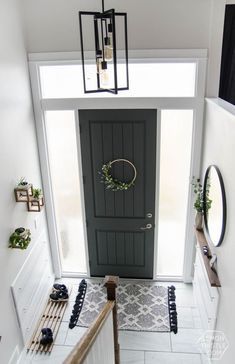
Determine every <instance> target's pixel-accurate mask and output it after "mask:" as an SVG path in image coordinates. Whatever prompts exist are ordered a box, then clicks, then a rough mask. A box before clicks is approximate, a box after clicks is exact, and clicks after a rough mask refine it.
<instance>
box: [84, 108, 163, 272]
mask: <svg viewBox="0 0 235 364" xmlns="http://www.w3.org/2000/svg"><path fill="white" fill-rule="evenodd" d="M79 122H80V124H81V130H82V132H81V150H82V167H83V174H84V176H85V177H86V178H85V184H84V192H85V207H86V219H87V234H88V250H89V261H90V272H91V276H104V275H118V276H120V277H133V278H152V277H153V255H154V221H155V173H156V110H81V111H79ZM118 158H124V159H128V160H130V161H131V162H132V163H133V164H134V165H135V167H136V169H137V179H136V182H135V185H134V187H131V188H129V189H128V190H127V191H117V192H113V191H110V190H107V189H106V188H105V185H104V184H102V183H101V182H100V175H99V173H98V172H99V171H100V170H101V168H102V165H103V164H104V163H107V162H108V161H111V160H114V159H118ZM112 175H113V176H114V177H115V178H117V179H120V180H124V181H129V180H131V178H132V176H133V170H132V168H131V167H129V166H128V165H126V164H125V163H116V164H115V165H114V166H113V168H112ZM147 213H151V214H152V218H151V219H149V218H147V217H146V214H147ZM148 223H151V224H152V225H153V228H152V229H151V230H145V231H143V230H141V229H140V228H141V227H144V226H145V225H146V224H148Z"/></svg>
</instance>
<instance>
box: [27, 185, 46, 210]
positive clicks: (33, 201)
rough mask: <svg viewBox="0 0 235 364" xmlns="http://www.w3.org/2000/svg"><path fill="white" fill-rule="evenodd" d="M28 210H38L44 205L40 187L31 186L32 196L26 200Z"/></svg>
mask: <svg viewBox="0 0 235 364" xmlns="http://www.w3.org/2000/svg"><path fill="white" fill-rule="evenodd" d="M27 206H28V211H33V212H40V211H41V208H42V206H44V198H43V194H42V190H41V189H40V188H33V190H32V196H30V197H29V200H28V201H27Z"/></svg>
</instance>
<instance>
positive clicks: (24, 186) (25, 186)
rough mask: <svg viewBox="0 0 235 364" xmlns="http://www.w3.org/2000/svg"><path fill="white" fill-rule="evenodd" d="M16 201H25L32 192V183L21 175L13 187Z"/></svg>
mask: <svg viewBox="0 0 235 364" xmlns="http://www.w3.org/2000/svg"><path fill="white" fill-rule="evenodd" d="M14 192H15V199H16V202H27V201H28V200H29V197H30V196H32V193H33V185H32V184H31V183H28V182H27V181H26V179H25V177H21V179H20V181H19V183H18V184H17V186H16V187H15V189H14Z"/></svg>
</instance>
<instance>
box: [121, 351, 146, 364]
mask: <svg viewBox="0 0 235 364" xmlns="http://www.w3.org/2000/svg"><path fill="white" fill-rule="evenodd" d="M120 359H121V364H144V351H134V350H121V351H120Z"/></svg>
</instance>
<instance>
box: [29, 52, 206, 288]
mask: <svg viewBox="0 0 235 364" xmlns="http://www.w3.org/2000/svg"><path fill="white" fill-rule="evenodd" d="M87 53H88V56H89V53H90V52H87ZM129 58H130V61H131V62H132V61H133V62H172V63H177V62H180V63H182V62H195V63H196V82H195V96H194V97H149V98H148V97H142V98H141V97H115V96H114V97H112V98H111V97H109V98H108V103H107V98H105V95H102V97H99V98H97V97H94V98H93V97H89V98H88V97H86V98H60V99H42V95H41V85H40V77H39V67H40V66H41V65H68V64H80V63H81V61H80V60H81V54H80V52H65V53H37V54H35V53H34V54H29V70H30V77H31V85H32V94H33V103H34V113H35V122H36V131H37V138H38V149H39V156H40V163H41V173H42V179H43V188H44V194H45V199H46V212H47V221H48V228H49V236H50V243H51V252H52V260H53V265H54V271H55V275H56V277H58V278H60V277H61V276H62V270H61V262H60V255H59V247H58V232H57V229H56V220H55V210H54V201H53V191H52V185H51V176H50V167H49V158H48V153H47V140H46V133H45V120H44V113H45V111H47V110H73V111H74V115H75V120H76V127H77V125H78V122H77V121H78V110H82V109H117V108H121V109H138V108H140V109H145V108H146V109H157V110H158V112H157V116H158V122H157V128H158V130H157V138H158V142H157V149H158V150H157V151H156V152H157V166H156V211H155V219H156V221H155V223H156V226H157V224H158V202H159V197H158V196H159V189H158V188H159V183H158V182H159V171H160V153H159V150H160V149H159V148H160V139H159V138H160V130H161V110H162V109H173V110H177V109H180V110H182V109H192V110H193V111H194V119H193V135H192V152H191V167H190V175H189V181H191V179H192V176H200V171H201V148H202V133H203V111H204V100H205V82H206V66H207V50H205V49H201V50H200V49H196V50H193V49H189V50H179V49H177V50H138V51H130V52H129ZM77 146H78V163H79V175H80V185H81V199H82V201H81V203H82V211H83V221H84V236H85V239H86V241H85V249H86V263H87V269H88V272H87V276H89V275H90V271H89V257H88V244H87V238H86V237H87V233H86V226H85V202H84V191H83V183H82V180H81V176H82V163H81V149H80V136H79V128H78V127H77ZM187 204H188V208H187V211H188V214H187V223H186V234H185V242H187V244H185V257H184V271H183V277H182V279H183V281H184V282H185V283H189V282H191V281H192V274H193V261H194V255H195V248H194V247H195V236H194V210H193V193H192V188H191V185H190V188H189V193H188V202H187ZM156 262H157V234H155V242H154V274H156ZM63 276H65V274H63ZM66 276H71V277H75V276H76V274H67V275H66ZM77 276H81V275H79V274H77ZM156 278H158V277H156V276H155V277H154V279H156ZM160 280H168V281H169V280H181V279H179V278H178V277H168V276H167V277H162V276H161V277H160Z"/></svg>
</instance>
